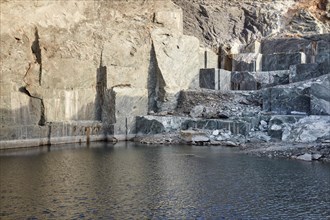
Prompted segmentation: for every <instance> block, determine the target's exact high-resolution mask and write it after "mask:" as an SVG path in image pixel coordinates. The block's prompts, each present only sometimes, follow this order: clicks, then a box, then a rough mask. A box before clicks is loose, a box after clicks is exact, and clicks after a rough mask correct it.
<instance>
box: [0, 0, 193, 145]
mask: <svg viewBox="0 0 330 220" xmlns="http://www.w3.org/2000/svg"><path fill="white" fill-rule="evenodd" d="M0 4H1V25H0V26H1V29H0V36H1V38H0V40H1V50H0V59H1V73H0V77H1V82H0V91H1V101H0V102H1V109H0V118H1V129H2V130H3V131H4V130H6V129H8V130H10V131H17V134H14V136H15V137H17V138H18V139H20V138H21V139H22V138H24V137H25V136H23V135H21V133H22V132H21V131H20V130H19V129H12V127H13V128H15V126H17V127H21V126H23V125H24V126H31V127H34V126H38V125H40V126H46V125H47V124H49V123H53V124H54V123H62V122H63V123H65V122H67V121H71V120H74V121H77V122H79V123H83V122H84V121H94V120H97V121H103V122H104V123H103V127H104V129H105V130H107V131H105V132H104V134H111V133H116V132H118V133H120V134H122V133H126V131H127V130H128V133H131V131H133V130H134V126H133V124H134V116H136V115H137V114H146V112H147V111H146V110H145V109H144V110H141V108H142V107H141V105H146V106H145V108H147V107H148V100H147V101H146V100H145V99H148V95H149V94H148V92H146V91H147V90H146V89H150V88H151V87H152V85H150V81H149V78H152V77H155V76H156V74H157V70H156V68H154V65H153V61H154V60H155V59H156V57H155V54H153V53H152V51H153V49H152V40H151V32H152V31H153V30H155V29H162V30H163V29H167V30H168V31H167V32H169V33H173V34H174V35H176V36H177V35H178V36H179V35H180V34H181V35H182V11H181V9H180V8H178V7H177V6H175V5H174V4H173V3H172V2H171V1H169V0H165V1H150V2H149V1H148V2H146V1H143V0H134V1H133V0H129V1H124V2H123V1H77V0H72V1H69V2H68V1H63V0H60V1H50V0H45V1H41V2H40V1H39V2H32V1H30V2H29V1H1V3H0ZM50 12H51V13H50ZM188 38H189V37H188ZM191 38H193V37H191ZM179 39H180V40H182V41H183V42H179V43H180V44H178V46H181V45H192V46H194V47H196V48H199V44H198V40H197V39H195V38H194V40H192V41H191V40H190V41H189V39H190V38H189V39H188V44H187V42H185V41H186V38H185V37H181V38H179ZM177 40H178V39H177ZM192 42H193V44H192ZM176 46H177V45H175V47H176ZM188 51H190V49H188ZM196 51H197V49H196ZM184 54H190V53H186V51H185V53H184ZM192 54H194V53H192ZM181 55H182V54H181ZM193 56H194V57H196V58H195V59H191V57H189V59H191V60H192V62H194V63H195V61H196V60H197V59H198V54H194V55H193ZM181 58H184V56H182V57H180V59H181ZM189 59H187V60H189ZM157 61H158V60H157ZM159 61H161V60H159ZM176 62H177V63H181V62H182V60H176ZM160 63H161V62H160ZM196 63H197V62H196ZM196 65H197V64H196ZM187 69H188V70H191V69H189V68H187ZM188 70H187V71H186V72H182V74H186V75H185V77H181V76H180V77H181V78H183V79H187V80H188V79H189V77H188V75H187V72H188ZM162 71H163V72H167V73H169V72H171V71H168V70H167V69H166V68H165V67H163V68H162ZM192 72H194V71H189V73H192ZM172 74H173V75H177V74H178V72H173V73H172ZM195 74H196V75H197V74H198V72H196V73H195ZM182 84H184V85H185V86H186V87H184V88H188V87H189V85H186V82H182V83H181V84H180V86H181V85H182ZM117 87H125V88H126V87H127V88H128V90H127V92H123V91H119V89H118V88H117ZM113 88H116V89H113ZM111 91H112V92H114V94H116V95H115V97H119V98H118V100H113V99H111ZM142 91H143V92H142ZM127 94H129V95H132V97H134V98H133V99H129V98H127V97H125V98H124V96H125V95H127ZM138 95H141V97H142V96H143V97H144V98H143V101H141V99H140V98H135V97H137V96H138ZM149 97H152V96H151V95H150V96H149ZM115 101H116V102H115ZM126 101H127V102H128V101H129V102H131V101H132V102H133V104H132V105H131V106H129V108H128V107H127V108H126V107H125V105H124V104H123V102H126ZM137 102H139V106H138V107H137V108H136V109H132V108H133V107H134V106H135V104H136V103H137ZM113 104H116V105H117V106H114V105H113ZM113 107H114V108H116V107H117V108H118V107H120V108H122V107H125V109H120V112H119V113H117V114H115V113H116V112H115V111H114V110H112V108H113ZM117 110H118V109H117ZM126 113H127V114H128V113H129V114H130V115H129V117H127V116H125V115H124V114H126ZM134 114H135V115H134ZM111 116H114V118H113V117H111ZM126 118H127V120H126ZM126 122H127V123H128V127H127V129H126ZM130 126H131V127H130ZM123 127H124V129H123ZM41 130H43V128H41ZM8 139H11V135H10V136H8V137H6V136H1V140H0V141H4V140H8Z"/></svg>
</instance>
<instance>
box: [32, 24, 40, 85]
mask: <svg viewBox="0 0 330 220" xmlns="http://www.w3.org/2000/svg"><path fill="white" fill-rule="evenodd" d="M39 39H40V37H39V33H38V28H35V32H34V41H33V43H32V46H31V50H32V53H33V54H34V56H35V58H36V62H37V63H38V64H39V66H40V68H39V85H41V76H42V59H41V49H40V42H39Z"/></svg>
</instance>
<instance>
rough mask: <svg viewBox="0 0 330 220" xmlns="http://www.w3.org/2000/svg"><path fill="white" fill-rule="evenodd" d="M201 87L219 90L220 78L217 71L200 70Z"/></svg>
mask: <svg viewBox="0 0 330 220" xmlns="http://www.w3.org/2000/svg"><path fill="white" fill-rule="evenodd" d="M199 87H200V88H205V89H213V90H217V88H218V78H217V74H216V71H215V69H200V72H199Z"/></svg>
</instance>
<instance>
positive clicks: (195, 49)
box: [151, 29, 199, 110]
mask: <svg viewBox="0 0 330 220" xmlns="http://www.w3.org/2000/svg"><path fill="white" fill-rule="evenodd" d="M151 35H152V41H153V45H154V49H155V54H156V59H157V65H158V69H159V75H158V77H159V79H158V82H159V83H158V88H159V91H160V92H159V97H158V98H159V100H160V102H164V103H166V102H169V103H173V104H172V105H171V106H167V107H164V106H161V107H160V108H161V110H168V109H174V108H175V106H176V102H175V100H173V98H174V99H175V97H176V95H177V93H178V92H179V91H181V90H183V89H188V88H198V78H199V76H198V73H199V41H198V39H197V38H195V37H191V36H185V35H180V34H175V33H173V32H171V31H170V30H167V29H156V30H154V31H153V32H152V34H151ZM165 106H166V104H165Z"/></svg>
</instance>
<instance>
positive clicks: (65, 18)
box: [0, 0, 330, 149]
mask: <svg viewBox="0 0 330 220" xmlns="http://www.w3.org/2000/svg"><path fill="white" fill-rule="evenodd" d="M173 2H174V3H176V4H177V5H176V4H174V3H173ZM173 2H172V1H171V0H163V1H158V0H127V1H106V0H95V1H78V0H70V1H64V0H60V1H52V0H45V1H7V0H3V1H1V3H0V6H1V28H0V41H1V50H0V60H1V73H0V78H1V81H0V104H1V105H0V106H1V107H0V143H1V145H0V148H1V149H2V148H6V147H7V146H11V147H12V146H35V145H44V144H56V143H68V142H81V141H87V142H88V141H93V140H112V139H113V138H115V139H123V140H127V139H129V138H131V137H133V136H134V135H135V134H136V133H138V132H139V129H142V130H143V131H145V132H144V133H147V134H152V133H159V132H167V131H172V130H176V131H177V130H179V128H184V129H190V128H194V127H197V128H198V129H229V130H231V132H233V133H235V132H236V133H237V132H238V130H240V131H242V132H243V133H244V134H248V132H249V130H250V129H253V128H254V127H255V126H257V125H258V121H259V119H260V118H259V114H260V112H261V110H262V109H263V110H264V111H270V112H271V111H276V112H279V114H284V113H285V114H286V113H287V111H288V110H289V111H290V113H291V112H305V113H306V114H317V115H329V114H330V112H329V103H330V101H329V95H328V94H329V93H328V88H329V77H328V75H327V74H329V68H328V67H329V63H330V61H329V60H330V56H329V54H330V46H329V45H330V44H329V41H330V38H329V34H324V35H320V33H329V30H330V29H329V24H328V20H324V19H325V18H326V17H327V16H328V14H327V13H325V10H327V9H328V8H329V5H328V3H327V4H322V5H320V6H318V8H313V7H314V3H315V2H316V1H312V2H311V3H309V2H307V1H300V3H297V2H295V1H293V0H292V1H291V0H290V1H248V0H246V1H236V0H235V1H222V0H221V1H215V0H205V1H200V0H192V1H186V0H173ZM322 2H323V1H322ZM323 3H324V2H323ZM180 7H181V8H180ZM301 34H314V35H308V36H300V35H301ZM264 37H265V38H264ZM275 37H276V38H275ZM255 40H257V41H255ZM201 69H202V70H201ZM232 71H236V73H232ZM203 72H205V75H204V77H201V75H200V73H203ZM324 75H325V76H324ZM322 76H323V77H324V78H322V79H319V81H317V80H316V81H315V80H314V81H313V83H307V84H306V83H305V84H299V83H300V81H303V80H306V79H312V78H315V77H322ZM203 83H204V84H205V86H204V87H203V86H201V85H202V84H203ZM288 83H298V84H299V85H303V86H299V85H298V84H297V85H298V86H294V85H293V86H292V85H290V86H285V85H286V84H288ZM305 85H306V86H305ZM273 86H278V87H273ZM281 86H282V87H281ZM269 87H272V88H269ZM200 88H206V89H215V90H220V91H211V92H210V91H209V90H207V92H205V90H203V89H200ZM261 88H262V89H264V88H265V89H264V90H262V91H229V90H236V89H237V90H242V89H245V90H256V89H261ZM196 105H200V106H201V108H203V112H202V113H201V114H199V116H198V117H201V118H200V119H198V120H197V119H196V120H192V119H191V118H188V119H187V118H180V117H181V116H182V115H184V116H186V115H187V114H189V113H190V112H191V111H192V109H193V108H194V107H195V106H196ZM292 106H293V107H292ZM149 113H150V114H156V115H157V114H158V115H163V116H164V115H170V114H173V113H176V114H177V115H176V116H175V117H174V118H172V119H168V118H166V120H165V119H164V120H163V119H161V120H160V119H159V118H153V119H150V120H149V119H148V120H146V119H145V118H143V116H145V115H147V114H149ZM138 116H141V117H138ZM179 116H180V117H179ZM137 117H138V118H137ZM146 117H147V116H146ZM155 117H156V116H155ZM157 117H158V116H157ZM196 117H197V116H196ZM235 117H243V118H240V119H237V118H235ZM204 119H205V120H204ZM207 119H210V120H213V119H214V120H213V121H212V122H211V123H210V122H209V121H208V120H207ZM224 119H230V120H228V121H226V120H224ZM141 121H142V122H143V123H139V122H141ZM144 123H146V125H150V128H148V127H145V126H144ZM169 124H170V125H169ZM137 125H138V126H137ZM152 129H155V131H152ZM142 133H143V132H142ZM292 134H294V133H292ZM291 139H292V138H291Z"/></svg>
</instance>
